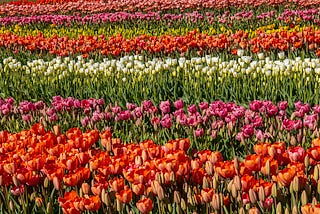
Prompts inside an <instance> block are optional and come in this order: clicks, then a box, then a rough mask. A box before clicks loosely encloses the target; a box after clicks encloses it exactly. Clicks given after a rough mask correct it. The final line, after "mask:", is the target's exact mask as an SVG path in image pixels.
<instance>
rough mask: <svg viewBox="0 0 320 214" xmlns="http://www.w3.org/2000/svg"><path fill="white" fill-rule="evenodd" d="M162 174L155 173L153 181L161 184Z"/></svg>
mask: <svg viewBox="0 0 320 214" xmlns="http://www.w3.org/2000/svg"><path fill="white" fill-rule="evenodd" d="M161 173H162V172H157V173H156V176H155V180H156V181H158V182H159V183H161V175H160V174H161Z"/></svg>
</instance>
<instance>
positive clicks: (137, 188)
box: [132, 183, 145, 195]
mask: <svg viewBox="0 0 320 214" xmlns="http://www.w3.org/2000/svg"><path fill="white" fill-rule="evenodd" d="M144 188H145V187H144V185H143V184H140V183H134V184H132V192H134V194H136V195H143V193H144Z"/></svg>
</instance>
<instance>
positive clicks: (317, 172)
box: [313, 165, 319, 181]
mask: <svg viewBox="0 0 320 214" xmlns="http://www.w3.org/2000/svg"><path fill="white" fill-rule="evenodd" d="M313 178H314V180H316V181H317V180H318V179H319V168H318V165H316V166H315V167H314V171H313Z"/></svg>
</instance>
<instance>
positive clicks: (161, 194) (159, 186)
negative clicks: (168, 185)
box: [157, 185, 164, 201]
mask: <svg viewBox="0 0 320 214" xmlns="http://www.w3.org/2000/svg"><path fill="white" fill-rule="evenodd" d="M157 195H158V198H159V200H160V201H162V200H163V199H164V191H163V188H162V186H161V185H158V186H157Z"/></svg>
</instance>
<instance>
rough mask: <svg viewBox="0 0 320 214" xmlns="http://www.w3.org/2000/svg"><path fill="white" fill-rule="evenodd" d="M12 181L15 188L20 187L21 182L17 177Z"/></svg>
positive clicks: (13, 177)
mask: <svg viewBox="0 0 320 214" xmlns="http://www.w3.org/2000/svg"><path fill="white" fill-rule="evenodd" d="M12 181H13V184H14V185H15V186H19V185H20V182H19V180H18V179H17V176H15V175H14V176H12Z"/></svg>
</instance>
